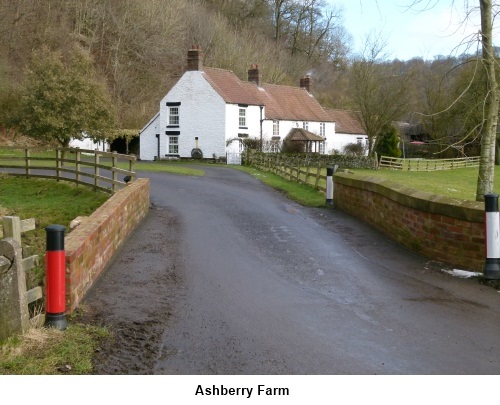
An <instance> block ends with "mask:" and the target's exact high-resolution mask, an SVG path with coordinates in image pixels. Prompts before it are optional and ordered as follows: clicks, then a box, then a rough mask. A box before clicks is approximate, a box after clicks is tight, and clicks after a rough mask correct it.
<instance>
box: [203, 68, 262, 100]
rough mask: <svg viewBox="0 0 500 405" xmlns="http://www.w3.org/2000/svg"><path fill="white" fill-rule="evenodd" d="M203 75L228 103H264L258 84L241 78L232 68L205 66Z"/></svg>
mask: <svg viewBox="0 0 500 405" xmlns="http://www.w3.org/2000/svg"><path fill="white" fill-rule="evenodd" d="M203 75H204V76H205V78H206V79H207V81H208V82H209V83H210V85H211V86H212V87H213V88H214V90H215V91H216V92H217V93H219V95H220V96H221V97H222V98H223V99H224V101H225V102H226V103H230V104H248V105H262V102H261V100H260V98H259V97H258V94H257V92H258V88H257V86H255V84H253V83H249V82H244V81H242V80H240V79H239V78H238V76H236V75H235V74H234V73H233V72H231V71H230V70H223V69H216V68H207V67H205V68H203Z"/></svg>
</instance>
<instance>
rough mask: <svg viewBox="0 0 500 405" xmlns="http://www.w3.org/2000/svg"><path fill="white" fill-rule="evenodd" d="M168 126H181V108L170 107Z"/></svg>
mask: <svg viewBox="0 0 500 405" xmlns="http://www.w3.org/2000/svg"><path fill="white" fill-rule="evenodd" d="M168 125H169V126H179V107H169V109H168Z"/></svg>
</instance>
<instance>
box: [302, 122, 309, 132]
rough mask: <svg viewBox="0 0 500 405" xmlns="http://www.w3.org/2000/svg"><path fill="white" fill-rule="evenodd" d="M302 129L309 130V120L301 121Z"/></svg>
mask: <svg viewBox="0 0 500 405" xmlns="http://www.w3.org/2000/svg"><path fill="white" fill-rule="evenodd" d="M302 129H305V130H306V131H309V122H307V121H304V122H303V123H302Z"/></svg>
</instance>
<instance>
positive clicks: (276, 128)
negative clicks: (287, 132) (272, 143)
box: [273, 120, 280, 136]
mask: <svg viewBox="0 0 500 405" xmlns="http://www.w3.org/2000/svg"><path fill="white" fill-rule="evenodd" d="M273 136H280V122H279V121H278V120H275V121H273Z"/></svg>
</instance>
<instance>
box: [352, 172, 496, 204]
mask: <svg viewBox="0 0 500 405" xmlns="http://www.w3.org/2000/svg"><path fill="white" fill-rule="evenodd" d="M350 171H351V172H353V173H355V174H360V175H364V176H373V177H379V178H384V179H387V180H390V181H391V182H394V183H400V184H404V185H405V186H406V187H410V188H414V189H416V190H421V191H427V192H429V193H434V194H439V195H445V196H447V197H452V198H458V199H464V200H472V201H475V199H476V186H477V175H478V169H477V168H467V169H454V170H438V171H432V172H412V171H400V170H390V169H380V170H367V169H350ZM495 191H496V192H500V167H498V166H497V167H495Z"/></svg>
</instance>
